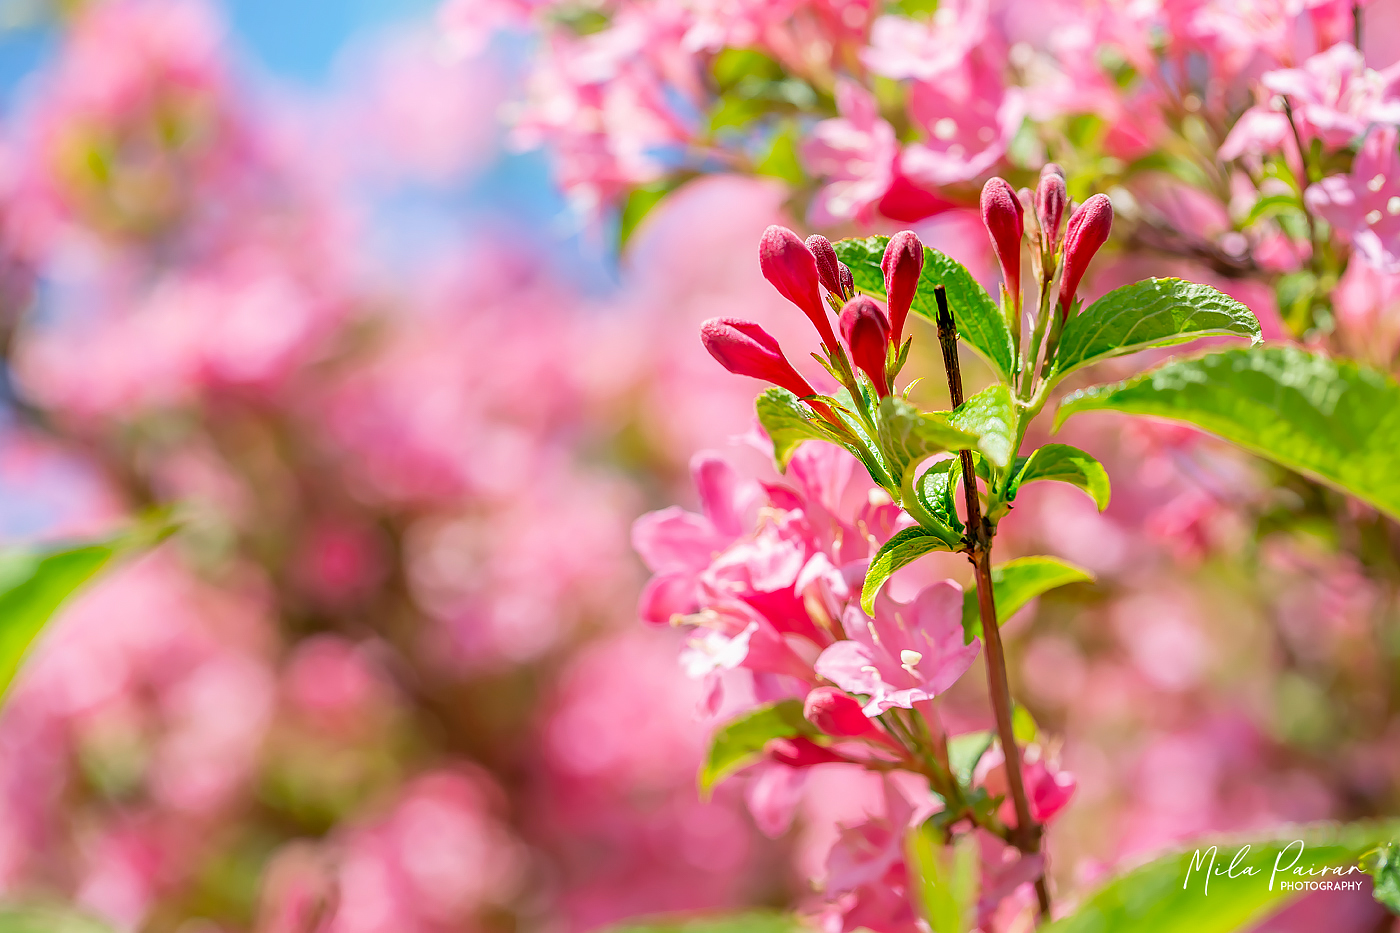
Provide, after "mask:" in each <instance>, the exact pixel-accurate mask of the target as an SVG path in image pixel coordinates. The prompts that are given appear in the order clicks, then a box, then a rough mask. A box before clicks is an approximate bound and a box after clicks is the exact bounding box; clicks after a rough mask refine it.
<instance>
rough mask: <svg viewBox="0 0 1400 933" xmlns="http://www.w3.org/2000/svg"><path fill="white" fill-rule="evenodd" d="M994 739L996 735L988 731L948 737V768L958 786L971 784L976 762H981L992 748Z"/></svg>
mask: <svg viewBox="0 0 1400 933" xmlns="http://www.w3.org/2000/svg"><path fill="white" fill-rule="evenodd" d="M995 737H996V734H995V733H993V732H991V731H990V730H983V731H981V732H965V733H963V734H962V735H954V736H950V737H949V739H948V767H949V768H950V769H951V770H952V772H953V776H954V777H956V778H957V779H958V783H959V784H963V785H968V784H971V783H972V772H973V771H974V770H976V768H977V762H979V761H981V760H982V756H983V755H985V754H986V753H987V749H989V748H991V747H992V740H993V739H994V738H995Z"/></svg>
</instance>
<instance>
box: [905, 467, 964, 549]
mask: <svg viewBox="0 0 1400 933" xmlns="http://www.w3.org/2000/svg"><path fill="white" fill-rule="evenodd" d="M961 475H962V465H961V463H959V462H958V461H957V460H956V459H954V460H941V461H939V462H938V463H935V464H933V465H932V466H930V467H929V468H928V469H927V470H925V471H924V472H923V474H922V475H920V476H919V485H918V488H917V492H916V493H915V494H916V495H917V496H918V497H919V503H920V504H921V505H922V506H923V507H924V509H925V510H926V511H928V512H929V513H931V514H932V515H933V516H934V517H935V518H937V519H939V520H940V521H942V522H943V524H945V525H947V526H948V527H949V528H950V529H952V530H953V531H954V532H956V533H958V534H962V532H963V523H962V519H960V518H958V507H957V504H956V503H955V502H954V501H953V496H954V492H955V490H956V489H957V485H958V477H960V476H961Z"/></svg>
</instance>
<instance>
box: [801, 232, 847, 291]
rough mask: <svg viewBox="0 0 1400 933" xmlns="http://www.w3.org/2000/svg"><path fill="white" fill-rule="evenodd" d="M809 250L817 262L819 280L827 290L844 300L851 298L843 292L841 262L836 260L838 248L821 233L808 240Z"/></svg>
mask: <svg viewBox="0 0 1400 933" xmlns="http://www.w3.org/2000/svg"><path fill="white" fill-rule="evenodd" d="M807 249H808V251H809V252H811V254H812V258H813V259H815V260H816V261H817V278H819V279H820V280H821V283H822V285H824V286H826V290H827V291H829V292H831V293H832V294H833V295H836V296H837V297H839V298H841V299H842V300H845V299H846V298H847V297H849V296H848V295H847V293H846V292H843V291H842V290H841V260H839V259H837V258H836V248H835V247H834V246H832V245H831V241H830V240H828V239H827V238H826V237H824V236H822V235H821V234H820V233H814V234H812V235H811V236H809V237H808V238H807Z"/></svg>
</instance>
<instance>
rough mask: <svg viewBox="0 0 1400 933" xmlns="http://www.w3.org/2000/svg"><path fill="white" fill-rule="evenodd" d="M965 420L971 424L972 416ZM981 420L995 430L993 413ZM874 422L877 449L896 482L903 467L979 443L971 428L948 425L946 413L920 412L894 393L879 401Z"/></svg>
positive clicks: (972, 422)
mask: <svg viewBox="0 0 1400 933" xmlns="http://www.w3.org/2000/svg"><path fill="white" fill-rule="evenodd" d="M969 401H971V400H969ZM984 407H988V406H984ZM965 420H966V421H967V422H968V423H969V425H973V424H974V423H975V417H974V416H972V415H969V416H968V417H967V418H966V419H965ZM984 420H987V421H989V422H990V423H991V424H992V426H993V427H994V428H995V429H1000V427H1001V425H1000V423H999V422H998V421H997V419H996V417H995V415H988V416H987V417H986V418H985V419H984ZM876 425H877V427H878V428H879V439H880V450H881V452H882V453H883V454H884V455H885V462H886V463H888V464H889V467H890V477H891V479H893V480H894V481H895V482H896V483H899V482H901V481H902V480H903V478H904V472H905V470H907V469H909V468H910V467H913V466H917V465H918V464H919V463H920V462H922V461H923V460H924V459H926V458H928V457H930V456H932V455H933V454H938V453H944V452H945V451H949V450H961V449H962V448H964V447H967V448H971V447H977V446H978V445H979V444H980V443H981V438H980V436H979V435H978V434H977V433H975V432H974V431H972V430H971V428H969V429H968V430H962V429H959V428H955V427H953V426H952V425H951V424H949V419H948V415H947V414H945V413H943V412H921V411H919V409H918V408H916V407H915V406H914V405H913V404H911V403H910V402H908V401H906V400H905V399H903V398H900V397H899V396H897V395H888V396H886V397H885V398H883V399H882V400H881V401H880V409H879V412H878V418H877V420H876ZM993 445H994V446H1000V440H999V439H994V441H993Z"/></svg>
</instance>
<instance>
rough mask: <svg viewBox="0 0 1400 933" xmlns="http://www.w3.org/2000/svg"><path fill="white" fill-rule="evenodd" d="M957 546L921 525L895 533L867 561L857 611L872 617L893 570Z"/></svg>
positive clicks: (955, 543) (954, 542)
mask: <svg viewBox="0 0 1400 933" xmlns="http://www.w3.org/2000/svg"><path fill="white" fill-rule="evenodd" d="M957 543H958V542H956V541H947V540H945V539H944V538H943V537H940V536H939V535H937V534H934V533H933V532H932V531H930V530H929V529H927V528H924V527H923V526H922V525H918V526H915V527H913V528H905V529H904V530H902V531H899V532H896V533H895V534H894V536H893V537H891V538H890V539H889V540H888V541H886V542H885V543H884V544H883V545H882V546H881V547H880V550H878V551H876V552H875V556H874V557H873V558H871V560H870V569H868V570H867V571H866V572H865V585H864V586H863V587H862V588H861V591H860V608H862V609H864V610H865V614H866V615H868V616H873V615H875V595H876V594H877V593H879V592H880V587H882V586H884V585H885V581H886V580H888V579H889V578H890V577H891V576H892V575H893V574H894V572H895V571H896V570H898V569H899V568H901V567H903V566H905V565H906V564H909V563H912V562H913V561H915V560H917V559H918V558H920V557H923V556H924V555H925V554H928V553H929V552H931V551H951V550H953V549H954V548H955V547H957Z"/></svg>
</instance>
